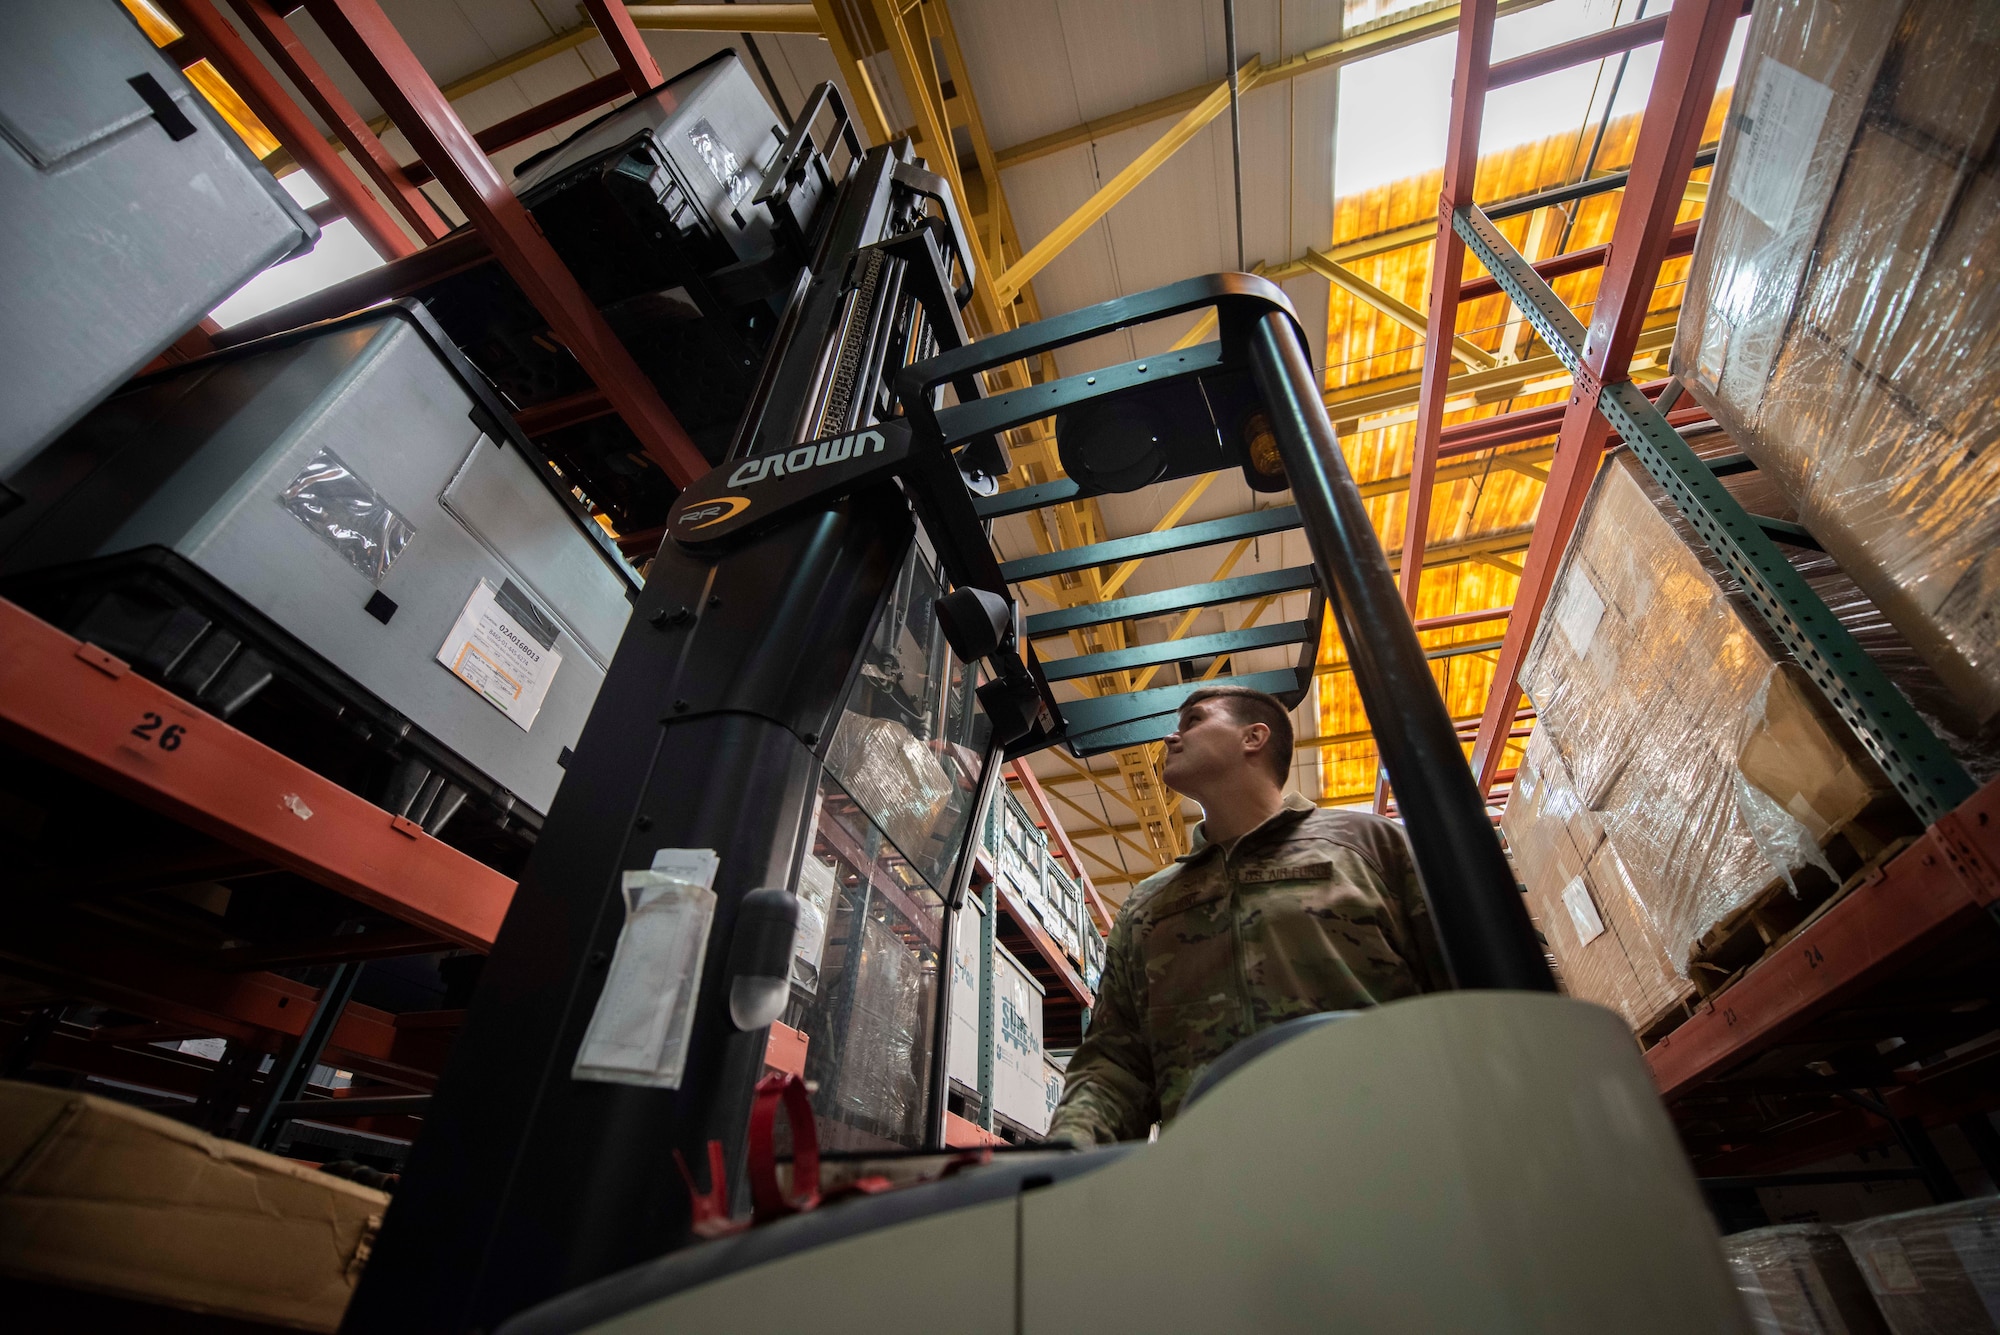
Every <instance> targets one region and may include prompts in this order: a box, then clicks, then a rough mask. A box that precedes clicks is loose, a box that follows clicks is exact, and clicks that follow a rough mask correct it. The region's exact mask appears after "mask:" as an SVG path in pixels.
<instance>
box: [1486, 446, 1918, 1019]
mask: <svg viewBox="0 0 2000 1335" xmlns="http://www.w3.org/2000/svg"><path fill="white" fill-rule="evenodd" d="M1521 685H1522V688H1523V689H1524V690H1525V691H1526V692H1527V694H1528V696H1529V698H1530V699H1531V700H1532V701H1533V702H1534V704H1535V707H1536V711H1537V713H1538V716H1539V722H1538V724H1537V727H1536V731H1535V736H1534V738H1533V739H1532V745H1531V747H1530V752H1529V755H1528V757H1527V759H1526V761H1525V763H1524V764H1523V766H1522V770H1521V774H1520V775H1519V776H1517V784H1516V787H1515V789H1514V792H1513V794H1512V796H1511V797H1510V799H1509V802H1508V809H1507V812H1506V815H1505V817H1504V818H1503V829H1504V830H1505V831H1506V832H1507V835H1508V838H1509V842H1510V844H1511V845H1512V847H1513V849H1514V854H1515V865H1516V869H1517V873H1518V874H1519V875H1520V877H1521V880H1522V882H1523V883H1524V884H1525V885H1526V887H1527V891H1528V897H1529V903H1530V907H1531V909H1532V910H1533V911H1534V912H1535V914H1536V916H1537V918H1538V920H1539V921H1540V922H1541V924H1542V928H1543V931H1544V933H1545V934H1546V935H1547V936H1548V938H1549V943H1550V946H1551V948H1552V950H1553V952H1554V954H1555V956H1556V958H1557V960H1558V962H1559V964H1560V966H1561V970H1562V973H1563V976H1564V979H1565V981H1566V983H1567V984H1568V986H1569V988H1570V990H1571V991H1572V992H1573V993H1574V994H1575V995H1577V996H1581V997H1584V998H1585V999H1587V1000H1593V1001H1598V1002H1601V1003H1602V1004H1605V1005H1607V1006H1610V1007H1612V1008H1614V1009H1616V1010H1618V1011H1619V1012H1620V1013H1621V1014H1623V1015H1624V1016H1625V1017H1626V1019H1627V1020H1628V1021H1629V1022H1630V1023H1632V1024H1633V1026H1634V1028H1635V1029H1637V1030H1639V1031H1640V1032H1641V1033H1645V1032H1647V1031H1648V1030H1649V1029H1651V1028H1653V1027H1654V1026H1656V1025H1658V1024H1660V1023H1662V1022H1663V1021H1665V1022H1668V1023H1669V1027H1670V1022H1671V1020H1672V1019H1673V1012H1674V1010H1675V1007H1676V1006H1677V1005H1678V1003H1679V1002H1680V1001H1682V1000H1684V999H1685V998H1686V997H1687V995H1688V994H1689V991H1690V987H1692V988H1695V989H1699V990H1700V991H1702V992H1704V993H1712V992H1714V991H1716V990H1719V989H1720V988H1721V987H1723V986H1725V985H1726V984H1727V983H1728V982H1729V981H1730V980H1731V979H1732V978H1733V977H1734V976H1735V975H1736V974H1737V973H1739V972H1740V971H1741V970H1742V969H1743V968H1746V967H1748V966H1749V965H1751V964H1754V963H1755V962H1756V961H1757V960H1758V959H1760V958H1761V957H1762V955H1763V954H1764V952H1765V951H1766V950H1767V949H1769V948H1770V947H1771V945H1772V944H1773V943H1775V942H1777V941H1780V940H1782V939H1784V938H1785V937H1786V936H1787V935H1788V934H1789V933H1790V932H1792V931H1793V930H1795V929H1796V928H1797V927H1798V926H1799V925H1800V924H1801V923H1802V922H1803V921H1804V920H1805V919H1806V918H1807V917H1808V916H1809V915H1810V914H1811V913H1812V912H1814V911H1815V910H1816V909H1817V908H1818V907H1819V906H1820V905H1822V904H1824V903H1827V902H1829V901H1830V900H1831V899H1832V898H1833V897H1834V896H1835V895H1836V894H1837V893H1838V892H1839V891H1840V889H1841V888H1842V887H1843V886H1845V885H1848V884H1851V883H1852V881H1853V880H1854V878H1855V877H1856V876H1857V875H1858V874H1859V873H1860V872H1861V871H1862V870H1863V869H1864V868H1865V867H1866V866H1867V865H1869V864H1871V863H1872V862H1874V861H1877V860H1879V859H1880V858H1881V857H1882V856H1884V855H1885V854H1886V853H1887V852H1889V851H1891V850H1892V849H1893V848H1894V846H1895V841H1896V838H1897V836H1898V831H1899V830H1900V829H1901V828H1902V827H1901V824H1900V822H1903V821H1906V820H1907V816H1906V815H1905V813H1904V812H1903V809H1902V808H1901V806H1900V803H1899V801H1898V800H1897V799H1896V798H1895V796H1894V793H1893V790H1892V789H1891V788H1890V786H1889V784H1888V781H1887V780H1886V778H1884V776H1883V775H1882V773H1881V772H1880V770H1878V769H1877V768H1876V767H1875V765H1874V763H1873V762H1872V761H1871V760H1870V759H1869V758H1868V757H1867V755H1866V754H1865V753H1864V752H1863V751H1862V750H1861V749H1860V746H1859V744H1858V743H1857V742H1856V741H1855V739H1854V737H1853V734H1852V733H1851V732H1850V731H1849V730H1848V729H1847V727H1846V726H1845V725H1844V724H1843V723H1841V721H1840V720H1839V719H1838V718H1837V717H1836V716H1835V715H1834V714H1833V713H1832V711H1831V709H1830V708H1829V707H1828V706H1827V705H1826V703H1825V702H1824V700H1823V699H1821V698H1820V696H1819V695H1818V693H1817V691H1816V690H1815V689H1814V688H1813V686H1812V685H1811V683H1810V682H1809V681H1808V680H1807V679H1806V678H1805V676H1804V674H1803V673H1802V672H1800V671H1799V669H1798V668H1797V667H1795V666H1793V665H1792V664H1791V663H1789V662H1788V661H1787V660H1786V659H1785V657H1784V654H1783V652H1782V650H1781V649H1780V648H1779V647H1778V646H1777V644H1776V643H1775V641H1774V640H1773V639H1772V638H1771V637H1770V635H1769V632H1768V630H1767V629H1766V628H1765V627H1764V626H1763V625H1762V623H1761V622H1760V621H1759V620H1758V619H1757V618H1756V617H1755V615H1754V614H1753V613H1751V612H1750V611H1749V610H1748V609H1746V608H1745V607H1744V606H1743V605H1742V603H1741V601H1740V593H1739V591H1737V590H1736V589H1735V588H1734V587H1733V586H1725V584H1724V582H1723V581H1722V579H1721V578H1719V576H1718V570H1717V568H1716V567H1715V565H1714V562H1713V558H1712V556H1709V554H1708V553H1707V552H1706V551H1705V550H1704V549H1698V548H1697V546H1696V545H1694V543H1693V540H1692V535H1691V533H1689V532H1688V531H1687V529H1686V526H1685V522H1684V521H1681V520H1679V519H1678V515H1677V512H1676V511H1674V510H1673V508H1672V505H1671V503H1670V502H1669V501H1668V500H1667V499H1666V497H1665V496H1664V494H1662V493H1661V492H1660V491H1659V489H1658V488H1657V487H1656V486H1655V485H1654V483H1653V482H1652V480H1651V478H1650V477H1648V476H1647V475H1646V474H1645V472H1644V470H1643V469H1642V468H1640V467H1639V465H1638V464H1637V463H1636V461H1634V460H1632V459H1631V458H1629V457H1627V456H1624V455H1622V454H1621V455H1619V456H1617V457H1614V458H1613V459H1612V460H1611V461H1610V462H1609V463H1608V464H1607V465H1606V466H1605V468H1604V470H1603V472H1602V473H1601V474H1600V475H1599V477H1598V479H1597V482H1596V484H1595V486H1594V487H1593V489H1592V491H1591V495H1590V498H1589V500H1588V501H1587V503H1586V505H1585V509H1584V513H1583V517H1582V519H1581V522H1580V525H1579V528H1578V531H1577V535H1576V537H1575V539H1574V540H1573V541H1572V543H1571V545H1570V548H1569V551H1568V552H1567V553H1566V554H1565V556H1564V558H1563V564H1562V568H1561V570H1560V572H1559V573H1558V575H1557V582H1556V587H1555V589H1554V590H1553V592H1552V594H1551V598H1550V605H1549V613H1548V615H1547V616H1546V617H1545V618H1544V619H1543V621H1542V624H1541V626H1540V627H1539V629H1538V630H1537V633H1536V636H1535V639H1534V641H1533V643H1532V644H1531V645H1530V647H1529V650H1528V654H1527V657H1526V659H1525V660H1524V662H1523V666H1522V672H1521Z"/></svg>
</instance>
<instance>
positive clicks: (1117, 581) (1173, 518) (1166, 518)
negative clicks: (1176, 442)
mask: <svg viewBox="0 0 2000 1335" xmlns="http://www.w3.org/2000/svg"><path fill="white" fill-rule="evenodd" d="M1215 478H1216V475H1215V474H1214V473H1203V474H1202V475H1201V476H1200V477H1198V478H1196V479H1195V480H1194V481H1193V482H1192V483H1190V484H1189V485H1188V489H1187V490H1186V491H1184V492H1182V493H1181V496H1180V499H1179V500H1177V501H1175V502H1174V503H1173V505H1172V506H1170V507H1169V508H1168V510H1167V512H1166V514H1164V515H1162V516H1160V522H1159V523H1157V524H1155V525H1153V532H1155V533H1164V532H1166V531H1167V530H1168V529H1170V528H1172V527H1174V525H1176V524H1178V523H1180V522H1181V520H1182V519H1184V518H1186V517H1187V512H1188V511H1189V510H1191V509H1193V508H1194V503H1195V502H1196V501H1198V500H1200V499H1201V494H1202V493H1203V492H1204V491H1207V490H1208V487H1209V484H1210V483H1211V482H1213V481H1215ZM1145 559H1146V558H1145V557H1143V556H1140V557H1134V558H1133V559H1132V560H1130V561H1127V562H1126V563H1125V564H1124V565H1121V566H1119V567H1118V568H1117V569H1116V570H1114V571H1112V572H1111V578H1110V579H1107V580H1105V581H1104V588H1103V589H1102V590H1101V591H1100V592H1099V593H1098V595H1097V596H1098V598H1099V600H1100V601H1105V600H1109V599H1112V598H1116V597H1117V596H1118V591H1119V590H1120V589H1122V588H1124V587H1125V581H1126V580H1128V579H1130V578H1132V576H1133V574H1134V573H1135V572H1136V571H1137V570H1138V569H1139V563H1140V562H1141V561H1143V560H1145Z"/></svg>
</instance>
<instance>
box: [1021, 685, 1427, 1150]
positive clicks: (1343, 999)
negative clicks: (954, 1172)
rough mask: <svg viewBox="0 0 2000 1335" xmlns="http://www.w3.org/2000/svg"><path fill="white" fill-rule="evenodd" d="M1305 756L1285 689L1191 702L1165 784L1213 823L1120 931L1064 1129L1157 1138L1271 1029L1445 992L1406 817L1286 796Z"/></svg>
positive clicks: (1061, 1113)
mask: <svg viewBox="0 0 2000 1335" xmlns="http://www.w3.org/2000/svg"><path fill="white" fill-rule="evenodd" d="M1291 762H1292V725H1291V720H1290V718H1289V717H1288V716H1287V714H1286V712H1285V709H1284V707H1283V706H1282V705H1280V704H1279V703H1278V701H1277V700H1275V699H1273V698H1272V697H1271V696H1268V695H1265V694H1264V693H1263V692H1261V691H1251V690H1247V689H1245V688H1243V687H1240V686H1222V687H1212V688H1209V689H1206V690H1201V691H1197V692H1195V693H1194V694H1193V695H1191V696H1189V697H1188V699H1187V702H1186V703H1185V704H1183V705H1182V706H1181V717H1180V727H1179V730H1178V731H1176V732H1175V733H1174V734H1173V735H1172V736H1170V737H1168V738H1167V753H1166V765H1165V777H1166V781H1167V783H1168V785H1169V786H1171V787H1172V788H1173V789H1174V790H1175V791H1176V792H1180V793H1185V794H1186V795H1187V796H1189V797H1192V798H1194V799H1195V800H1196V801H1197V802H1199V803H1201V807H1202V817H1203V820H1202V823H1201V824H1200V825H1198V826H1196V827H1195V831H1194V841H1193V848H1192V850H1191V851H1189V852H1188V853H1187V854H1185V855H1184V856H1182V857H1180V858H1177V859H1175V864H1176V865H1174V866H1171V867H1168V868H1167V869H1166V870H1164V871H1162V872H1159V873H1158V874H1156V875H1154V876H1150V877H1148V878H1147V879H1146V880H1145V881H1143V882H1141V883H1140V885H1139V886H1138V888H1137V889H1135V890H1134V891H1133V892H1132V895H1131V897H1130V898H1129V899H1127V900H1126V901H1125V906H1124V908H1123V909H1122V910H1121V911H1120V913H1119V915H1118V921H1117V922H1116V923H1115V924H1113V926H1112V928H1111V939H1110V942H1109V944H1108V946H1107V948H1106V959H1105V965H1104V978H1103V981H1102V983H1101V984H1100V986H1099V987H1098V991H1097V1004H1096V1007H1095V1009H1094V1010H1092V1012H1091V1017H1090V1032H1089V1034H1088V1035H1087V1036H1086V1037H1085V1038H1084V1041H1083V1046H1082V1047H1080V1048H1078V1049H1077V1050H1076V1056H1075V1057H1074V1058H1072V1059H1071V1061H1070V1064H1069V1075H1068V1079H1067V1080H1066V1081H1065V1083H1064V1087H1063V1098H1062V1104H1061V1106H1060V1107H1058V1108H1057V1109H1056V1114H1055V1118H1054V1121H1053V1122H1052V1123H1051V1124H1050V1127H1049V1132H1048V1136H1049V1139H1051V1140H1059V1139H1066V1140H1069V1141H1071V1142H1072V1143H1074V1144H1077V1145H1090V1144H1095V1143H1108V1142H1110V1141H1114V1140H1132V1139H1137V1138H1141V1137H1143V1136H1145V1135H1146V1134H1147V1131H1148V1129H1149V1128H1150V1127H1151V1126H1152V1124H1153V1123H1155V1122H1168V1121H1172V1120H1173V1117H1174V1115H1175V1114H1176V1113H1177V1112H1178V1111H1179V1110H1180V1105H1181V1101H1182V1099H1184V1098H1185V1097H1186V1095H1187V1092H1188V1088H1189V1086H1191V1085H1192V1084H1193V1082H1194V1080H1195V1077H1196V1076H1198V1075H1200V1074H1201V1071H1202V1069H1203V1068H1204V1067H1206V1066H1207V1065H1208V1064H1209V1063H1210V1062H1212V1061H1214V1060H1215V1059H1216V1058H1217V1057H1220V1056H1221V1055H1222V1054H1223V1053H1224V1052H1226V1051H1228V1050H1229V1048H1230V1047H1231V1046H1232V1045H1233V1044H1235V1043H1237V1042H1238V1041H1240V1040H1242V1039H1245V1038H1248V1037H1249V1036H1250V1035H1252V1034H1254V1033H1256V1032H1258V1031H1259V1030H1262V1029H1267V1028H1269V1027H1270V1026H1272V1025H1274V1024H1278V1023H1281V1022H1283V1021H1285V1020H1290V1019H1293V1018H1295V1017H1297V1016H1301V1015H1312V1014H1315V1013H1317V1012H1320V1011H1330V1010H1354V1009H1358V1008H1361V1007H1365V1006H1373V1005H1376V1004H1378V1003H1380V1002H1384V1001H1391V1000H1394V999H1395V998H1397V997H1407V996H1412V995H1415V994H1416V993H1419V992H1429V991H1433V990H1435V989H1437V988H1441V987H1443V986H1445V985H1446V983H1447V977H1446V974H1445V969H1444V962H1443V957H1442V955H1441V953H1440V952H1439V949H1438V945H1437V938H1436V935H1435V934H1434V932H1433V930H1432V927H1431V921H1430V913H1429V910H1428V908H1427V907H1426V905H1425V903H1424V899H1423V896H1422V894H1421V893H1420V892H1419V890H1418V888H1417V876H1416V870H1415V868H1414V866H1413V865H1412V863H1411V861H1410V850H1409V843H1408V840H1407V839H1406V838H1405V837H1404V835H1403V830H1402V827H1401V826H1399V825H1397V824H1395V823H1394V822H1393V821H1388V820H1384V819H1382V818H1381V817H1380V816H1374V815H1369V814H1367V813H1365V812H1358V811H1322V810H1319V809H1318V808H1317V807H1315V806H1314V805H1313V803H1311V802H1309V801H1307V800H1306V799H1304V798H1302V797H1299V796H1296V795H1292V796H1287V795H1286V794H1285V792H1284V787H1285V782H1286V780H1287V779H1288V778H1289V776H1290V770H1291Z"/></svg>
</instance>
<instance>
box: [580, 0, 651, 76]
mask: <svg viewBox="0 0 2000 1335" xmlns="http://www.w3.org/2000/svg"><path fill="white" fill-rule="evenodd" d="M583 7H584V9H586V10H587V11H589V13H590V21H591V22H592V23H594V24H596V25H597V32H598V35H599V36H601V37H602V38H604V44H605V45H606V46H608V47H610V48H611V58H612V59H613V60H615V61H617V62H618V72H619V73H620V74H622V75H624V76H625V86H626V87H627V88H629V89H631V90H632V96H634V97H644V96H645V95H646V94H647V93H648V92H650V91H651V90H653V89H655V88H658V87H659V86H660V85H661V84H663V83H665V82H666V81H667V79H666V76H665V75H664V74H662V73H660V67H659V65H658V63H657V62H655V61H654V59H653V53H652V52H651V51H650V50H648V49H647V47H646V39H645V38H644V37H641V36H640V35H639V28H638V25H637V24H635V23H633V22H632V16H631V15H630V14H629V13H627V12H626V10H625V0H583Z"/></svg>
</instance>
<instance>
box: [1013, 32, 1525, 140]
mask: <svg viewBox="0 0 2000 1335" xmlns="http://www.w3.org/2000/svg"><path fill="white" fill-rule="evenodd" d="M1545 3H1547V0H1503V3H1502V4H1501V5H1500V12H1501V13H1502V14H1511V13H1513V12H1514V11H1516V10H1521V9H1532V8H1534V7H1535V6H1536V5H1539V4H1545ZM1457 30H1458V6H1457V5H1449V6H1447V7H1445V8H1443V9H1430V10H1426V11H1425V12H1424V13H1421V14H1417V15H1413V16H1409V17H1404V18H1398V19H1392V20H1390V21H1389V22H1387V23H1382V24H1377V25H1372V26H1369V27H1366V28H1364V29H1362V30H1361V31H1359V32H1356V33H1351V34H1349V35H1347V36H1345V37H1341V38H1338V39H1337V40H1335V41H1331V42H1328V43H1326V44H1325V45H1323V46H1316V47H1313V48H1311V49H1310V50H1307V51H1302V52H1300V53H1299V54H1298V55H1296V56H1293V57H1291V58H1290V59H1289V60H1281V61H1279V62H1278V63H1277V64H1275V65H1268V66H1262V67H1261V73H1260V75H1259V77H1258V79H1257V83H1256V86H1257V87H1259V88H1264V87H1269V86H1271V85H1272V84H1275V83H1280V82H1282V81H1284V80H1286V79H1296V78H1297V77H1299V76H1300V75H1301V74H1316V73H1318V72H1319V71H1321V70H1330V69H1337V68H1338V67H1340V66H1342V65H1351V64H1353V63H1354V62H1355V61H1357V60H1366V59H1367V58H1368V57H1370V56H1374V55H1380V54H1381V53H1382V52H1384V51H1394V50H1396V49H1397V48H1398V47H1404V46H1411V45H1414V44H1415V43H1417V42H1422V41H1427V40H1429V39H1430V38H1432V37H1437V36H1439V35H1441V34H1443V33H1447V32H1456V31H1457ZM1252 63H1253V64H1254V63H1256V61H1255V58H1254V57H1253V60H1252ZM1238 79H1239V87H1238V96H1239V97H1241V96H1243V95H1244V94H1247V93H1248V92H1249V91H1250V88H1249V86H1248V85H1245V84H1243V83H1242V82H1241V76H1240V75H1239V76H1238ZM1214 87H1215V86H1214V85H1213V84H1206V83H1204V84H1201V85H1199V86H1198V87H1194V88H1187V89H1183V90H1182V91H1180V92H1178V93H1173V94H1170V95H1168V96H1166V97H1158V98H1154V99H1153V100H1152V101H1151V102H1142V103H1140V104H1139V105H1138V106H1136V107H1127V108H1126V109H1125V110H1123V111H1117V112H1113V113H1112V114H1111V115H1109V116H1098V117H1096V118H1094V119H1092V120H1087V121H1085V122H1083V123H1082V124H1081V125H1072V126H1070V127H1069V128H1067V129H1063V130H1057V131H1055V132H1054V133H1052V134H1045V135H1041V136H1039V137H1037V138H1034V139H1029V140H1027V141H1025V142H1023V143H1019V144H1015V145H1014V146H1013V147H1011V148H1003V149H1001V150H1000V151H999V153H998V154H997V155H996V157H997V158H998V160H999V163H1000V165H1001V166H1002V167H1017V166H1019V165H1020V164H1022V163H1024V162H1033V161H1034V160H1035V159H1036V158H1043V157H1047V156H1048V155H1049V154H1051V153H1060V152H1062V151H1063V150H1064V149H1066V148H1075V147H1076V146H1077V145H1079V144H1087V143H1090V142H1091V141H1092V140H1094V139H1102V138H1104V137H1105V136H1106V135H1111V134H1116V133H1117V132H1118V131H1120V130H1129V129H1132V128H1133V127H1134V126H1139V125H1146V124H1149V123H1151V122H1153V121H1160V120H1165V119H1166V118H1167V117H1169V116H1173V115H1177V114H1183V113H1185V112H1187V111H1189V110H1191V109H1192V108H1195V107H1198V106H1200V105H1201V104H1202V103H1203V102H1204V101H1206V100H1207V99H1208V98H1209V97H1210V96H1211V95H1212V93H1213V90H1214ZM1225 96H1226V95H1225Z"/></svg>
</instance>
